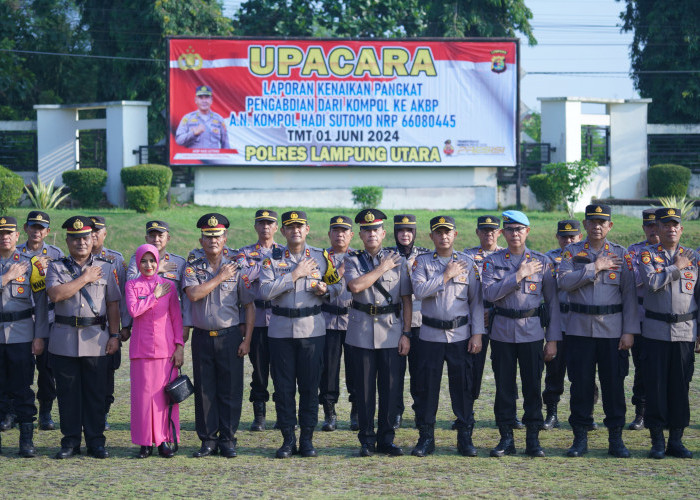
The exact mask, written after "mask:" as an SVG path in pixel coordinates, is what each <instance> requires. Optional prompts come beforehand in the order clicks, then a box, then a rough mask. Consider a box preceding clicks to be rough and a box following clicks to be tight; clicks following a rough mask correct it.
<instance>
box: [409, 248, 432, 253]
mask: <svg viewBox="0 0 700 500" xmlns="http://www.w3.org/2000/svg"><path fill="white" fill-rule="evenodd" d="M413 248H415V249H416V250H417V251H418V253H425V252H430V249H429V248H425V247H413Z"/></svg>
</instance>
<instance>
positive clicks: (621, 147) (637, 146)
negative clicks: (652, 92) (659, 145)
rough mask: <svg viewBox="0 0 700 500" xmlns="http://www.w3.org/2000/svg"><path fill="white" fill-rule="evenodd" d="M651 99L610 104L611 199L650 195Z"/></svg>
mask: <svg viewBox="0 0 700 500" xmlns="http://www.w3.org/2000/svg"><path fill="white" fill-rule="evenodd" d="M649 101H650V100H649V99H639V100H637V101H632V102H624V103H621V104H609V105H608V110H609V114H610V168H611V172H610V177H611V190H610V191H611V192H610V196H614V197H615V198H643V197H645V196H646V195H647V193H648V190H647V168H648V165H649V162H648V158H647V106H648V104H649Z"/></svg>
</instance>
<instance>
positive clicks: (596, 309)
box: [569, 302, 622, 316]
mask: <svg viewBox="0 0 700 500" xmlns="http://www.w3.org/2000/svg"><path fill="white" fill-rule="evenodd" d="M569 311H571V312H575V313H581V314H593V315H595V316H599V315H601V314H615V313H619V312H622V304H612V305H609V306H589V305H587V304H577V303H576V302H569Z"/></svg>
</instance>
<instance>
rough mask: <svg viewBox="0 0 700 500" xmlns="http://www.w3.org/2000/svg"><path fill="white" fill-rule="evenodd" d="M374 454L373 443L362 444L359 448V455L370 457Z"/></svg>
mask: <svg viewBox="0 0 700 500" xmlns="http://www.w3.org/2000/svg"><path fill="white" fill-rule="evenodd" d="M372 455H374V445H373V444H363V445H362V447H361V448H360V456H361V457H371V456H372Z"/></svg>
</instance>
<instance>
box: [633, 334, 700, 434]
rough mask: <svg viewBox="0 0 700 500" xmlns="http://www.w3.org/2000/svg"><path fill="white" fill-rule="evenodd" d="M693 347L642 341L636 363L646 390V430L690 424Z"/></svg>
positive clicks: (693, 364)
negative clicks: (639, 367) (639, 364)
mask: <svg viewBox="0 0 700 500" xmlns="http://www.w3.org/2000/svg"><path fill="white" fill-rule="evenodd" d="M635 341H636V338H635ZM694 347H695V343H694V342H666V341H663V340H654V339H649V338H645V339H644V342H643V344H642V352H641V355H640V361H641V362H642V369H643V372H642V373H644V387H645V388H646V404H647V406H646V413H645V414H644V424H645V425H646V426H647V427H668V428H671V429H683V428H685V427H688V425H689V424H690V404H689V402H688V390H689V388H690V381H691V380H692V379H693V370H694V369H695V352H693V349H694Z"/></svg>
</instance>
